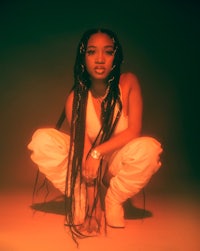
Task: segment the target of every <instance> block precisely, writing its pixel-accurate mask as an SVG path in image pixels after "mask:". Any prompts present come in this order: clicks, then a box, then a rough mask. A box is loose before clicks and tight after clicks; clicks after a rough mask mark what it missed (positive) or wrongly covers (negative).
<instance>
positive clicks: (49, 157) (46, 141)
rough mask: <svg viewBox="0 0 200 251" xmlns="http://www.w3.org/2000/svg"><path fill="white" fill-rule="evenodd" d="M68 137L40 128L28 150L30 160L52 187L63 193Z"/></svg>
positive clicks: (56, 131) (58, 132)
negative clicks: (29, 151)
mask: <svg viewBox="0 0 200 251" xmlns="http://www.w3.org/2000/svg"><path fill="white" fill-rule="evenodd" d="M69 141H70V137H69V135H67V134H65V133H62V132H60V131H58V130H56V129H54V128H41V129H38V130H36V131H35V132H34V134H33V136H32V139H31V141H30V143H29V144H28V146H27V147H28V149H29V150H31V159H32V161H33V162H34V163H35V164H36V165H37V166H38V168H39V170H40V172H41V173H43V174H44V175H45V176H46V177H47V179H48V180H49V181H51V182H52V183H53V185H54V186H55V187H56V188H57V189H59V190H60V191H61V192H62V193H64V192H65V183H66V171H67V160H68V152H69Z"/></svg>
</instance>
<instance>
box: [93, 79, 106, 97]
mask: <svg viewBox="0 0 200 251" xmlns="http://www.w3.org/2000/svg"><path fill="white" fill-rule="evenodd" d="M90 90H91V93H92V95H93V96H94V97H101V96H104V95H105V93H106V90H107V84H106V83H105V82H103V81H102V80H101V81H93V82H92V84H91V87H90Z"/></svg>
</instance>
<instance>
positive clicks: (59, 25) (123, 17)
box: [0, 0, 199, 186]
mask: <svg viewBox="0 0 200 251" xmlns="http://www.w3.org/2000/svg"><path fill="white" fill-rule="evenodd" d="M126 2H127V3H126ZM197 7H198V6H197V4H196V5H195V4H194V3H193V2H192V1H188V2H186V1H183V2H182V1H171V2H170V1H166V3H163V2H162V3H161V1H155V0H154V1H146V3H144V1H143V2H141V3H139V1H138V3H131V2H130V3H129V1H119V0H116V1H110V2H108V1H100V2H99V3H98V5H97V4H95V3H94V2H87V1H86V2H84V1H80V3H79V2H77V1H76V2H74V4H73V3H70V5H69V4H68V3H67V2H66V3H63V2H60V3H59V1H56V2H55V4H53V3H51V2H49V1H48V2H45V3H44V2H42V1H34V3H30V2H27V1H24V2H23V3H22V2H21V4H18V3H16V2H14V1H9V2H5V3H1V8H0V19H1V24H0V26H1V42H0V43H1V47H0V63H1V70H0V71H1V74H0V76H1V77H0V78H1V86H0V90H1V92H0V93H1V100H0V104H1V123H0V126H1V142H0V146H1V159H0V161H1V171H2V172H1V173H2V175H1V178H0V179H1V185H2V186H10V185H12V184H21V185H32V183H33V176H34V175H35V166H34V165H33V164H32V163H31V161H30V159H29V152H28V151H27V149H26V145H27V144H28V142H29V140H30V137H31V134H32V132H33V131H34V130H35V129H36V128H38V127H43V126H54V124H55V122H56V120H57V118H58V116H59V113H60V112H61V110H62V108H63V105H64V102H65V96H66V93H67V91H68V90H69V88H70V87H71V85H72V83H73V64H74V58H75V50H76V46H77V43H78V40H79V38H80V36H81V35H82V33H83V32H84V31H85V29H87V28H91V27H98V26H100V27H101V26H103V27H107V28H110V29H113V30H114V31H115V32H117V34H118V36H119V39H120V40H121V43H122V45H123V48H124V55H125V62H124V65H123V68H122V69H123V71H127V70H131V71H133V72H135V73H136V75H137V76H138V78H139V80H140V82H141V86H142V90H143V97H144V106H145V108H144V133H145V134H149V135H153V136H155V137H157V138H158V139H160V140H161V141H162V142H163V144H164V147H165V154H164V160H165V161H164V167H165V169H164V171H163V175H161V177H172V176H176V175H177V174H179V173H181V174H182V175H183V176H184V177H188V176H189V177H191V178H194V177H199V169H198V163H197V156H198V150H197V143H198V142H197V137H199V136H198V134H199V133H198V127H197V125H198V124H197V122H196V119H197V114H198V113H197V112H198V110H197V89H196V86H197V83H198V80H199V78H197V60H196V59H197V58H199V57H198V55H199V36H198V34H197V31H198V28H199V26H198V24H199V18H198V17H197V10H198V8H197ZM196 132H197V133H196Z"/></svg>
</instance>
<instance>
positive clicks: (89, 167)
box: [82, 155, 100, 182]
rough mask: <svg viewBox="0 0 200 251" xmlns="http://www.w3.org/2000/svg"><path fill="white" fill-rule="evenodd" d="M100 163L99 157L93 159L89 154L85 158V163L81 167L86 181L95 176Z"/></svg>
mask: <svg viewBox="0 0 200 251" xmlns="http://www.w3.org/2000/svg"><path fill="white" fill-rule="evenodd" d="M99 164H100V159H94V158H92V157H91V156H90V155H89V156H88V158H87V159H86V160H85V165H84V167H83V173H82V174H83V177H84V178H85V179H86V182H87V180H88V181H91V180H94V179H96V177H97V173H98V168H99Z"/></svg>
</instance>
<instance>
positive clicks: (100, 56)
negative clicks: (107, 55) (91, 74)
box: [95, 52, 105, 64]
mask: <svg viewBox="0 0 200 251" xmlns="http://www.w3.org/2000/svg"><path fill="white" fill-rule="evenodd" d="M104 62H105V59H104V55H103V53H101V52H100V53H97V56H96V60H95V63H99V64H102V63H104Z"/></svg>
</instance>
